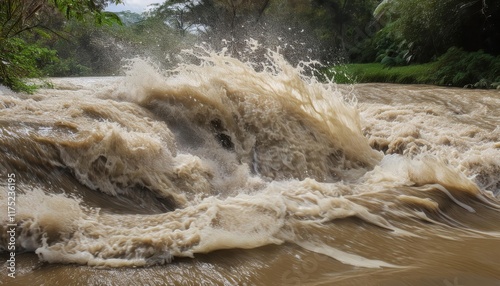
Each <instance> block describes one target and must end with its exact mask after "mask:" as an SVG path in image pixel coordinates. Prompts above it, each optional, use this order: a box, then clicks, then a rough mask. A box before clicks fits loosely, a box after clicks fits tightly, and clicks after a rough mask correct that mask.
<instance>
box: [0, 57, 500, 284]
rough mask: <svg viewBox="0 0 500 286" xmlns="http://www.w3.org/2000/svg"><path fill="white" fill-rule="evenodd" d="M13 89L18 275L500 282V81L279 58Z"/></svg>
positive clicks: (4, 246)
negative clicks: (448, 82)
mask: <svg viewBox="0 0 500 286" xmlns="http://www.w3.org/2000/svg"><path fill="white" fill-rule="evenodd" d="M270 57H271V58H272V59H273V61H272V64H270V65H269V66H266V67H265V68H264V69H263V70H262V71H255V70H254V68H253V67H252V66H251V65H250V64H247V63H242V62H240V61H238V60H236V59H233V58H230V57H227V56H224V55H216V54H211V55H206V56H205V57H202V58H200V61H201V64H200V65H184V66H181V67H179V68H178V69H177V70H175V71H170V72H168V73H165V74H163V73H161V72H159V71H157V70H155V69H154V68H152V67H151V66H149V65H148V64H146V63H144V62H141V61H136V62H135V64H133V66H132V67H131V68H130V71H129V72H128V75H127V76H126V77H125V78H118V77H117V78H74V79H69V78H67V79H53V80H52V81H53V84H54V88H52V89H42V90H40V92H38V93H37V94H35V95H21V94H3V95H0V149H1V153H0V159H1V161H0V167H1V169H0V170H1V174H0V175H1V182H0V184H1V188H2V192H1V193H0V199H1V203H0V209H1V210H2V211H1V212H0V221H1V225H0V230H1V234H0V239H1V244H0V251H2V254H1V258H2V260H3V261H7V259H8V258H9V255H10V252H9V251H8V241H9V239H10V238H9V234H8V232H7V231H8V230H9V225H8V223H9V221H8V220H9V218H10V217H8V216H7V209H8V205H7V204H8V174H15V178H16V182H15V186H16V204H15V208H16V212H15V223H16V225H17V227H16V250H17V251H18V252H17V254H16V275H15V276H16V277H15V278H11V277H9V276H8V270H7V266H8V265H7V263H5V264H3V265H4V267H3V269H2V272H1V274H0V275H1V277H2V278H1V280H0V281H1V282H0V284H4V285H42V284H44V285H500V200H499V198H500V127H499V126H500V111H499V110H500V92H499V91H496V90H492V91H478V90H465V89H452V88H441V87H434V86H411V85H404V86H403V85H388V84H363V85H354V86H340V85H339V86H337V85H334V84H322V83H318V82H316V81H315V80H314V79H312V78H309V77H307V76H305V75H303V74H301V71H300V70H299V69H297V68H293V67H291V66H289V65H288V64H287V63H286V62H284V61H283V60H282V59H281V57H280V56H279V55H274V54H271V55H270Z"/></svg>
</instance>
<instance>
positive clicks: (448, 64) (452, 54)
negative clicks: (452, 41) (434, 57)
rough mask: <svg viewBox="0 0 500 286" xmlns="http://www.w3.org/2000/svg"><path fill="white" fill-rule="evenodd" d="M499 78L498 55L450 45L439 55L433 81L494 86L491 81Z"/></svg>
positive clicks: (484, 86) (443, 83)
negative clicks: (469, 51) (450, 46)
mask: <svg viewBox="0 0 500 286" xmlns="http://www.w3.org/2000/svg"><path fill="white" fill-rule="evenodd" d="M499 78H500V56H496V57H495V56H492V55H490V54H487V53H485V52H483V51H477V52H473V53H468V52H465V51H464V50H463V49H460V48H456V47H452V48H450V49H449V50H448V51H447V52H446V53H445V54H444V55H442V56H441V57H439V59H438V61H437V64H436V72H435V82H436V83H438V84H440V85H452V86H462V87H463V86H468V87H477V88H490V87H494V88H496V85H494V86H491V85H492V84H493V83H495V82H498V79H499Z"/></svg>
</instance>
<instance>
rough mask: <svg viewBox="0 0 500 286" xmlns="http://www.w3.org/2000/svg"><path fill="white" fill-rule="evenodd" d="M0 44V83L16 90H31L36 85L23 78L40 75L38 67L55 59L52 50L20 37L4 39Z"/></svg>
mask: <svg viewBox="0 0 500 286" xmlns="http://www.w3.org/2000/svg"><path fill="white" fill-rule="evenodd" d="M1 44H2V46H1V47H0V83H1V84H4V85H6V86H10V87H11V88H12V89H13V90H16V91H19V90H23V91H27V92H31V91H33V90H34V89H35V88H36V87H35V86H33V85H30V84H27V83H25V82H24V81H23V79H24V78H28V77H40V76H42V73H41V71H40V67H42V66H44V65H46V64H48V63H50V62H52V61H54V60H55V59H56V52H55V51H54V50H50V49H47V48H44V47H40V46H39V45H37V44H29V43H27V42H26V41H24V40H23V39H21V38H17V37H14V38H8V39H4V40H3V41H2V42H1Z"/></svg>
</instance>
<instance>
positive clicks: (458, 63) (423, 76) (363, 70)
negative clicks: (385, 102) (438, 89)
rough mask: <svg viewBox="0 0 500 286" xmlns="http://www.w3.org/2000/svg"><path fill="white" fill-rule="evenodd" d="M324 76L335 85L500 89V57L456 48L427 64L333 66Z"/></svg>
mask: <svg viewBox="0 0 500 286" xmlns="http://www.w3.org/2000/svg"><path fill="white" fill-rule="evenodd" d="M324 73H325V75H326V76H327V77H328V78H330V79H333V81H334V82H336V83H350V84H352V83H370V82H379V83H401V84H433V85H440V86H454V87H466V88H481V89H500V57H494V56H492V55H489V54H486V53H484V52H482V51H478V52H472V53H469V52H464V51H463V50H460V49H456V48H451V49H450V50H448V52H446V53H445V54H444V55H443V56H441V57H439V58H438V59H437V60H436V61H434V62H430V63H425V64H411V65H406V66H388V65H385V64H382V63H362V64H360V63H355V64H346V65H337V66H333V67H330V68H328V69H327V70H326V71H325V72H324Z"/></svg>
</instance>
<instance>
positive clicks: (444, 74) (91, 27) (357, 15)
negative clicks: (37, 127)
mask: <svg viewBox="0 0 500 286" xmlns="http://www.w3.org/2000/svg"><path fill="white" fill-rule="evenodd" d="M110 3H113V4H120V3H122V1H120V0H112V1H109V0H108V1H107V0H92V1H85V2H79V1H70V0H65V1H60V0H59V1H57V0H37V1H31V2H30V4H27V2H25V1H20V0H6V1H2V2H1V3H0V23H2V26H1V28H0V29H1V30H0V84H3V85H7V86H9V87H11V88H12V89H14V90H23V91H28V92H29V91H32V90H33V89H34V88H36V87H35V86H32V85H29V84H27V83H26V81H25V79H26V78H32V77H47V76H48V77H54V76H90V75H116V74H119V73H120V72H121V67H122V66H123V65H124V64H125V63H124V62H123V61H122V60H123V59H128V58H134V57H142V58H149V59H150V60H151V61H153V62H155V63H157V65H159V66H160V67H162V68H165V67H167V68H169V67H173V66H175V65H176V64H177V63H178V62H179V60H180V59H179V57H178V55H179V54H180V52H181V50H183V49H189V48H192V47H193V46H196V45H203V46H205V47H208V48H210V49H215V50H221V49H226V50H227V53H229V54H230V55H231V56H234V57H237V58H244V57H246V56H247V55H248V53H246V49H247V47H249V42H250V43H253V46H252V47H253V49H261V50H262V52H261V53H252V57H256V58H255V59H254V60H255V61H256V62H262V61H263V60H265V49H268V48H269V49H271V50H276V49H279V50H280V53H282V54H283V55H284V57H285V58H286V59H287V60H288V61H289V62H291V63H292V64H294V65H296V64H298V63H299V62H300V61H308V60H316V61H318V62H319V63H320V64H321V66H322V67H323V69H322V70H323V71H324V72H325V74H326V76H328V77H330V78H331V77H334V80H335V81H336V82H339V83H342V82H348V83H352V82H373V81H376V82H396V83H428V84H437V85H444V86H459V87H473V88H497V87H498V86H499V82H500V58H499V55H500V47H499V46H498V44H497V43H498V42H500V32H499V31H500V15H499V14H500V2H498V1H495V0H484V1H466V0H444V1H438V2H436V1H431V0H424V1H417V0H407V1H403V0H392V1H389V0H384V1H378V0H369V1H361V0H313V1H301V0H293V1H292V0H289V1H285V0H257V1H236V0H229V1H223V0H197V1H193V0H168V1H164V2H163V3H161V4H155V5H153V6H150V9H148V10H147V11H146V12H144V13H142V14H138V13H133V12H130V11H125V12H119V13H116V14H114V13H110V12H106V11H105V9H106V7H107V5H108V4H110ZM259 54H260V55H261V57H260V58H259V56H258V55H259ZM184 60H185V59H184ZM334 63H336V64H334ZM330 67H331V68H330Z"/></svg>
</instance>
